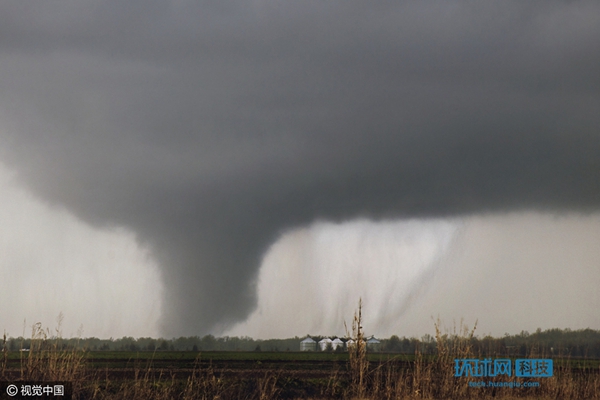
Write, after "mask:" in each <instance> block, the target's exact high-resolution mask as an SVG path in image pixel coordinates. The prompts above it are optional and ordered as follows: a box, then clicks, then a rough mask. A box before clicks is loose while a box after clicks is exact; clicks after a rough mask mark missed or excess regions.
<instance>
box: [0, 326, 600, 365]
mask: <svg viewBox="0 0 600 400" xmlns="http://www.w3.org/2000/svg"><path fill="white" fill-rule="evenodd" d="M310 336H311V337H312V338H313V339H314V340H315V341H317V342H318V341H319V340H321V339H322V338H324V337H325V336H319V335H314V336H313V335H310ZM305 337H306V336H303V337H298V336H296V337H294V338H288V339H266V340H261V339H253V338H250V337H237V336H234V337H230V336H224V337H215V336H213V335H206V336H204V337H199V336H190V337H183V336H182V337H179V338H171V339H166V338H158V339H155V338H151V337H140V338H133V337H122V338H118V339H113V338H110V339H99V338H96V337H90V338H79V339H77V338H71V339H63V338H48V339H45V340H44V341H43V342H44V345H45V346H47V347H48V348H50V347H53V348H59V349H73V348H77V349H85V350H89V351H299V350H300V341H301V340H302V339H304V338H305ZM442 337H443V339H444V340H445V342H446V343H447V344H448V343H449V344H452V341H454V340H462V341H463V342H464V340H468V341H469V342H470V343H469V344H470V346H471V348H472V349H473V352H474V353H475V354H481V355H492V356H493V355H496V356H505V355H508V356H522V357H526V356H530V355H532V354H537V355H545V356H548V357H552V356H556V357H589V358H600V330H593V329H581V330H571V329H548V330H545V331H542V330H541V329H538V330H536V331H535V332H534V333H529V332H527V331H522V332H521V333H519V334H516V335H509V334H505V335H504V336H503V337H500V338H495V337H491V336H485V337H482V338H480V337H472V338H468V339H465V338H464V337H459V336H456V335H443V336H442ZM331 338H333V337H331ZM379 340H380V341H381V345H380V351H382V352H387V353H404V354H414V353H415V352H416V351H419V352H421V353H425V354H434V353H435V352H436V349H437V340H436V338H435V337H433V336H431V335H428V334H427V335H424V336H422V337H421V338H415V337H411V338H407V337H402V338H401V337H399V336H397V335H393V336H391V337H390V338H388V339H379ZM3 347H4V349H5V350H8V351H19V350H27V349H29V348H30V347H31V339H27V338H23V337H17V338H7V339H5V340H4V343H3Z"/></svg>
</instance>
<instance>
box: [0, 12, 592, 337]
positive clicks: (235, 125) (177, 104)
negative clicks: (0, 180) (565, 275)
mask: <svg viewBox="0 0 600 400" xmlns="http://www.w3.org/2000/svg"><path fill="white" fill-rule="evenodd" d="M599 20H600V5H598V3H597V2H593V1H574V2H571V1H569V2H567V1H543V2H542V1H539V2H527V3H523V2H518V1H502V2H469V1H445V2H429V1H420V2H398V1H395V2H379V3H376V4H373V3H368V4H367V3H364V2H359V1H353V0H345V1H301V2H290V1H284V2H283V1H282V2H271V1H258V0H257V1H232V2H227V3H226V4H225V3H224V2H220V1H193V2H192V1H189V2H185V1H172V2H153V1H128V2H126V3H123V2H111V1H93V2H92V1H77V2H67V1H64V2H46V1H29V2H26V3H24V2H21V1H6V2H3V3H2V5H0V91H1V92H2V94H3V95H2V96H1V98H0V160H1V161H2V162H3V163H4V164H5V165H6V166H7V168H8V169H9V170H11V171H14V173H16V178H15V179H16V180H17V181H18V182H19V184H20V185H22V186H23V187H25V188H27V190H28V191H29V192H30V193H32V194H33V195H35V196H36V197H37V199H39V200H40V201H42V202H44V203H46V204H47V205H50V206H51V207H54V208H56V209H58V208H60V209H63V210H65V212H67V213H69V215H73V216H74V218H77V219H78V220H80V221H81V222H82V223H84V224H87V225H89V226H91V227H93V228H94V229H104V230H111V229H112V230H114V229H121V230H122V231H123V232H129V233H128V234H129V235H132V236H130V238H131V237H133V238H135V239H134V240H135V241H137V246H139V247H140V249H145V250H140V251H147V252H149V254H150V255H151V257H152V262H153V263H155V264H156V265H158V268H159V272H158V274H159V279H160V285H161V286H162V287H163V290H162V291H159V292H157V293H160V294H157V295H156V297H158V298H160V304H161V310H162V313H161V317H160V319H159V322H158V328H157V330H158V332H160V333H161V334H165V335H175V334H177V335H181V334H184V335H191V334H204V333H207V332H217V331H222V330H223V329H227V328H229V327H231V326H233V325H234V324H235V323H238V322H240V321H243V320H244V319H246V318H247V317H248V316H249V315H250V314H251V312H252V311H253V310H255V309H256V306H257V290H256V289H257V286H256V285H257V282H258V281H257V278H258V271H259V266H260V265H261V260H262V257H263V256H264V255H265V252H266V251H267V249H268V248H269V246H270V245H272V244H273V243H274V242H276V240H277V239H278V238H280V237H282V236H281V235H282V234H285V232H289V231H290V230H293V229H297V228H302V227H308V226H311V224H313V223H314V222H315V221H333V222H342V221H350V220H356V219H360V218H369V219H372V220H374V221H382V220H388V219H407V218H434V217H435V218H467V217H469V216H481V215H505V214H504V213H506V212H522V213H526V212H540V213H543V214H544V215H547V214H560V215H562V214H565V213H568V215H575V214H578V213H581V215H584V216H585V215H588V216H591V214H590V213H594V212H596V211H597V210H598V208H599V206H600V157H599V156H598V155H599V154H600V131H599V128H600V112H599V111H600V76H599V75H598V70H600V52H599V51H598V48H599V47H600V46H599V44H600V39H599V38H600V23H599V22H600V21H599ZM490 221H496V220H494V219H492V220H490ZM490 223H493V222H490ZM349 229H350V228H349ZM398 229H400V228H398ZM532 229H533V228H532ZM556 229H559V228H556ZM565 246H569V244H568V243H565ZM540 260H541V259H540ZM537 262H542V261H537ZM527 265H529V264H527ZM6 268H9V269H10V268H20V266H9V267H6ZM140 268H141V267H140ZM588 268H590V269H597V268H598V265H596V264H594V265H590V266H589V267H588ZM482 269H483V270H485V267H482ZM590 273H591V271H590Z"/></svg>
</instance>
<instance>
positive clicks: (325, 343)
mask: <svg viewBox="0 0 600 400" xmlns="http://www.w3.org/2000/svg"><path fill="white" fill-rule="evenodd" d="M328 346H333V341H332V340H331V339H329V338H324V339H321V340H320V341H319V348H320V349H321V351H325V350H327V347H328Z"/></svg>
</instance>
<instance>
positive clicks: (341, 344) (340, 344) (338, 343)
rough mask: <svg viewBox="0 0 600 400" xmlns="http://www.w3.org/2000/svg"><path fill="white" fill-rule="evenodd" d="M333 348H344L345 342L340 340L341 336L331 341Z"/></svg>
mask: <svg viewBox="0 0 600 400" xmlns="http://www.w3.org/2000/svg"><path fill="white" fill-rule="evenodd" d="M331 348H332V349H333V350H337V349H338V348H339V349H343V348H344V342H342V341H341V340H340V338H335V339H333V342H331Z"/></svg>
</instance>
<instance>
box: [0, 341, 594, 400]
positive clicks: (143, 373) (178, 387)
mask: <svg viewBox="0 0 600 400" xmlns="http://www.w3.org/2000/svg"><path fill="white" fill-rule="evenodd" d="M362 365H363V367H364V369H363V370H362V381H360V379H359V380H357V378H360V374H357V372H360V369H357V368H356V364H353V363H352V362H351V356H350V355H349V353H347V352H346V353H335V352H223V351H221V352H193V351H153V352H152V351H139V352H129V351H95V352H92V351H88V352H81V351H79V352H62V353H61V352H52V351H48V352H43V351H40V352H33V353H30V352H7V353H5V357H4V363H3V369H2V373H3V379H2V380H4V381H12V380H15V381H17V380H21V379H23V380H29V379H41V380H59V379H57V378H62V379H64V378H65V377H70V378H68V380H69V381H72V382H73V390H74V396H73V398H77V399H87V398H97V399H121V398H123V399H125V398H134V399H135V398H139V399H142V398H147V399H154V398H156V399H194V398H220V399H254V398H256V399H269V398H273V399H279V398H281V399H300V398H307V399H308V398H310V399H334V398H354V397H355V396H356V395H361V396H362V398H372V399H378V398H389V399H404V398H423V399H435V398H438V397H437V394H441V393H446V394H448V395H449V396H447V397H445V398H485V397H491V396H493V397H495V398H506V399H509V398H528V397H531V398H542V399H545V398H548V399H549V398H557V397H555V395H556V394H559V393H567V392H569V393H571V394H572V396H570V398H598V397H589V395H594V396H598V395H600V391H599V388H600V385H599V384H600V376H599V372H600V360H590V359H558V358H556V359H554V365H555V371H556V372H555V376H554V377H552V378H548V380H547V381H543V382H541V383H542V384H543V385H542V386H540V387H535V388H527V389H524V388H523V389H514V388H502V389H498V388H494V389H490V388H486V389H482V388H474V387H468V382H467V381H468V380H467V379H461V378H456V377H454V369H453V360H452V359H451V358H448V357H446V358H444V357H441V356H434V355H422V354H416V355H408V354H392V353H369V354H365V358H364V359H363V364H362ZM44 369H45V370H44ZM24 372H25V376H24V375H23V373H24ZM36 374H37V375H36ZM53 374H54V375H53ZM512 381H519V380H517V379H514V378H513V379H512ZM521 381H524V380H523V379H521ZM553 396H554V397H553ZM560 397H562V396H559V397H558V398H560Z"/></svg>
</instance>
